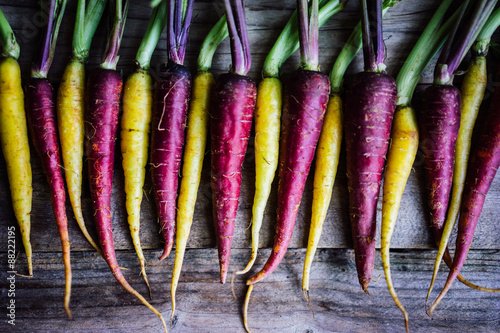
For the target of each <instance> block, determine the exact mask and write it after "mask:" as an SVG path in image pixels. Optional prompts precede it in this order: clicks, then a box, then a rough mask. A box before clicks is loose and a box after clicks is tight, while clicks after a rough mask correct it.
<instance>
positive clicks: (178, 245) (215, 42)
mask: <svg viewBox="0 0 500 333" xmlns="http://www.w3.org/2000/svg"><path fill="white" fill-rule="evenodd" d="M228 34H229V33H228V30H227V24H226V16H225V15H224V16H222V17H221V18H220V19H219V21H217V23H216V24H215V25H214V27H213V28H212V29H211V30H210V32H209V33H208V34H207V37H205V40H204V41H203V44H202V46H201V50H200V54H199V56H198V74H197V75H196V77H195V78H194V80H193V86H192V92H191V101H190V104H189V110H188V116H187V119H188V124H187V131H186V144H185V146H184V156H183V161H184V162H183V163H184V164H183V166H182V171H181V175H182V179H181V184H180V189H179V196H178V198H177V216H176V223H175V225H176V238H175V260H174V268H173V270H172V282H171V286H170V293H171V297H172V314H171V319H173V318H174V312H175V293H176V291H177V284H178V283H179V278H180V275H181V270H182V262H183V261H184V254H185V252H186V246H187V241H188V238H189V233H190V230H191V224H192V222H193V214H194V208H195V203H196V196H197V194H198V187H199V184H200V177H201V169H202V166H203V159H204V157H205V147H206V143H207V137H208V126H209V119H210V116H209V110H210V99H211V95H212V89H213V87H214V85H215V80H214V77H213V75H212V74H211V73H210V72H209V69H210V68H211V67H212V60H213V56H214V54H215V51H216V49H217V47H218V46H219V44H220V43H221V42H222V41H223V40H224V39H225V38H226V37H227V36H228Z"/></svg>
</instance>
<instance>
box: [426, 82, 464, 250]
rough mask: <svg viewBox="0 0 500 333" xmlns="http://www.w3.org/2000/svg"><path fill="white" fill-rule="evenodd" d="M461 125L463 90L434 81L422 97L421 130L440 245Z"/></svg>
mask: <svg viewBox="0 0 500 333" xmlns="http://www.w3.org/2000/svg"><path fill="white" fill-rule="evenodd" d="M459 127H460V90H458V89H457V88H456V87H454V86H451V85H446V86H442V85H441V86H438V85H433V86H430V87H429V88H427V89H426V90H425V92H424V95H423V98H422V112H421V114H420V132H421V137H422V152H423V154H424V169H425V183H426V190H427V195H428V205H429V210H430V216H431V229H432V232H433V234H434V240H435V242H436V244H438V246H439V241H440V240H441V235H442V232H443V226H444V222H445V220H446V211H447V208H448V201H449V198H450V192H451V185H452V177H453V164H454V161H455V143H456V141H457V136H458V130H459Z"/></svg>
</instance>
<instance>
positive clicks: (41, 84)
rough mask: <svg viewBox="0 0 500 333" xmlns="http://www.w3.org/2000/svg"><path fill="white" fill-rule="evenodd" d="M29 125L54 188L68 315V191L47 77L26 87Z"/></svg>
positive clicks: (34, 79) (69, 274)
mask: <svg viewBox="0 0 500 333" xmlns="http://www.w3.org/2000/svg"><path fill="white" fill-rule="evenodd" d="M26 109H27V116H28V117H27V118H28V124H29V127H30V130H31V137H32V140H33V144H34V146H35V149H36V151H37V153H38V156H39V157H40V160H41V162H42V169H43V171H44V173H45V175H46V177H47V181H48V183H49V185H50V190H51V194H52V196H51V201H52V208H53V211H54V216H55V219H56V224H57V228H58V230H59V236H60V239H61V245H62V250H63V260H64V271H65V277H66V290H65V292H66V295H65V308H66V313H67V315H68V317H71V313H70V311H69V297H70V293H71V264H70V243H69V236H68V219H67V216H66V191H65V189H64V179H63V176H62V172H61V155H60V152H59V141H58V137H57V124H56V110H55V103H54V90H53V88H52V85H51V84H50V82H49V81H48V80H47V79H41V78H31V79H30V81H29V82H28V84H27V87H26Z"/></svg>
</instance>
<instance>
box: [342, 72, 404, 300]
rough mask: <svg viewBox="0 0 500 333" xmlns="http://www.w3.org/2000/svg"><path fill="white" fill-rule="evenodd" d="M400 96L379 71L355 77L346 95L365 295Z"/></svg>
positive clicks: (352, 199)
mask: <svg viewBox="0 0 500 333" xmlns="http://www.w3.org/2000/svg"><path fill="white" fill-rule="evenodd" d="M396 95H397V88H396V82H395V80H394V79H393V78H392V77H390V76H388V75H385V74H382V73H376V72H361V73H358V74H356V75H355V76H354V77H353V79H352V82H351V84H350V85H349V87H348V89H347V91H346V101H345V110H346V111H345V140H346V153H347V187H348V191H349V215H350V219H351V227H352V236H353V243H354V253H355V260H356V269H357V271H358V279H359V283H360V284H361V287H362V289H363V290H364V291H365V292H368V284H369V283H370V280H371V277H372V273H373V266H374V260H375V235H376V209H377V200H378V196H379V192H380V183H381V179H382V172H383V168H384V163H385V156H386V154H387V149H388V145H389V137H390V133H391V124H392V118H393V115H394V111H395V109H396Z"/></svg>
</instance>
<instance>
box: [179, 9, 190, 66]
mask: <svg viewBox="0 0 500 333" xmlns="http://www.w3.org/2000/svg"><path fill="white" fill-rule="evenodd" d="M193 3H194V0H190V1H188V4H187V8H186V17H185V19H184V25H183V26H182V31H181V34H180V37H179V45H177V49H178V53H179V57H180V58H181V59H182V60H183V61H184V55H185V54H186V44H187V37H188V34H189V27H190V26H191V24H190V22H191V16H192V15H193ZM186 22H187V23H186Z"/></svg>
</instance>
